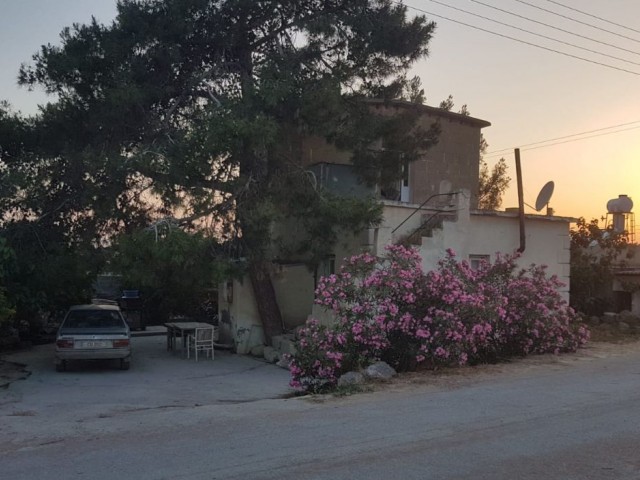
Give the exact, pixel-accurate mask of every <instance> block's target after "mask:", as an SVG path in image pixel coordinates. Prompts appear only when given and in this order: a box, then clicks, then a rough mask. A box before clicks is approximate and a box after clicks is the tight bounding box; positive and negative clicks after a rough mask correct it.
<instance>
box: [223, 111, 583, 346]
mask: <svg viewBox="0 0 640 480" xmlns="http://www.w3.org/2000/svg"><path fill="white" fill-rule="evenodd" d="M372 108H376V109H379V110H380V111H381V112H382V113H383V114H389V115H393V114H394V113H396V112H399V111H401V110H402V109H406V108H411V109H419V113H420V124H421V125H422V126H424V127H426V128H428V126H429V125H431V124H432V123H433V122H435V121H437V122H438V123H439V125H440V129H441V134H440V137H439V141H438V144H437V145H435V146H434V147H432V148H430V149H429V150H428V151H427V152H425V153H424V154H423V155H422V156H421V158H420V159H418V160H417V161H415V162H412V163H411V164H409V165H408V168H407V169H406V171H405V175H404V178H403V179H402V180H401V181H400V182H399V184H398V185H397V188H395V189H391V191H389V190H388V191H386V192H384V191H380V189H378V190H377V191H373V192H372V191H371V189H369V188H368V187H366V186H364V185H362V184H360V183H359V182H358V180H357V176H356V175H355V173H354V172H353V170H352V168H351V166H350V157H349V152H345V151H339V150H337V149H336V148H335V147H334V146H332V145H330V144H328V143H327V142H325V141H324V140H323V139H320V138H307V139H305V140H304V142H303V145H302V156H303V162H304V164H305V166H306V167H307V168H308V170H309V171H310V172H312V173H313V175H315V177H316V179H317V181H318V182H320V183H322V185H324V186H325V187H326V188H329V189H331V190H333V191H336V192H340V193H342V194H350V195H364V194H372V193H374V194H376V195H377V197H378V198H379V200H380V202H381V203H382V205H383V221H382V223H381V224H380V225H379V226H377V227H375V228H370V229H369V230H367V231H365V232H363V233H362V234H361V235H360V236H357V237H353V238H345V239H344V241H343V242H340V243H339V245H337V246H336V248H335V251H334V254H333V255H332V256H331V257H329V258H326V259H325V261H324V262H323V264H322V265H321V266H320V268H319V271H318V272H317V276H318V277H319V276H321V275H327V274H331V273H333V272H335V271H337V270H338V269H339V268H340V263H341V261H342V259H343V258H345V257H348V256H351V255H353V254H356V253H360V252H362V251H365V250H366V251H369V252H371V253H373V254H379V253H382V252H383V251H384V248H385V246H386V245H389V244H393V243H399V242H404V243H411V244H413V245H415V246H416V247H417V248H419V250H420V254H421V256H422V259H423V260H422V261H423V268H424V270H425V271H427V270H430V269H433V268H434V267H435V266H436V264H437V262H438V260H439V259H440V258H442V257H443V256H444V254H445V252H446V250H447V249H448V248H452V249H454V250H455V251H456V252H457V254H458V258H461V259H468V260H469V261H470V262H471V263H472V264H473V263H474V262H478V261H480V260H483V259H486V260H489V261H491V260H493V259H494V258H495V257H494V256H495V254H496V252H503V253H512V252H514V251H515V250H516V249H517V248H518V247H519V246H520V243H519V242H520V226H519V213H518V212H489V211H480V210H477V190H478V176H479V160H480V150H479V148H480V132H481V129H482V128H485V127H488V126H489V125H490V123H489V122H486V121H484V120H480V119H477V118H474V117H470V116H467V115H461V114H457V113H452V112H448V111H444V110H442V109H439V108H433V107H429V106H425V105H417V104H411V103H407V102H393V103H392V104H388V103H383V102H373V103H372ZM572 221H575V219H572V218H566V217H556V216H547V215H526V216H525V232H526V248H525V250H524V253H523V255H522V257H521V258H520V260H519V262H520V264H521V265H523V266H528V265H529V264H531V263H536V264H545V265H548V272H549V273H550V274H555V275H557V276H559V277H560V278H561V279H562V280H564V282H565V283H566V284H567V286H566V289H565V290H563V292H562V293H563V295H564V296H565V298H567V299H568V291H569V286H568V283H569V224H570V222H572ZM317 279H318V278H317V277H316V275H314V273H312V272H310V271H309V270H308V269H307V267H306V266H305V265H303V264H291V263H288V264H280V265H274V266H273V272H272V280H273V284H274V289H275V293H276V298H277V300H278V303H279V305H280V308H281V312H282V317H283V323H284V325H283V327H284V330H285V331H286V330H291V329H293V328H295V327H296V326H298V325H301V324H303V323H304V322H305V321H306V320H307V318H308V317H309V316H311V315H312V316H313V317H314V318H318V319H320V320H324V321H330V317H329V316H328V314H327V312H324V311H322V310H321V309H320V308H319V307H317V306H315V305H314V304H313V300H314V291H315V285H316V282H317ZM219 292H220V298H219V306H220V319H221V324H220V335H221V337H226V338H227V339H228V340H233V342H234V343H235V344H236V348H237V351H238V353H247V352H249V351H250V349H251V348H252V347H253V346H255V345H260V344H262V343H263V341H264V337H263V332H262V325H261V322H260V319H259V315H258V312H257V308H256V305H255V300H254V299H253V292H252V289H251V284H250V282H248V281H245V282H242V281H231V280H230V281H228V282H227V283H226V284H225V285H221V288H220V289H219Z"/></svg>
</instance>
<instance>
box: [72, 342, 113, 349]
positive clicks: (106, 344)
mask: <svg viewBox="0 0 640 480" xmlns="http://www.w3.org/2000/svg"><path fill="white" fill-rule="evenodd" d="M78 348H111V342H110V341H107V340H83V341H80V342H78Z"/></svg>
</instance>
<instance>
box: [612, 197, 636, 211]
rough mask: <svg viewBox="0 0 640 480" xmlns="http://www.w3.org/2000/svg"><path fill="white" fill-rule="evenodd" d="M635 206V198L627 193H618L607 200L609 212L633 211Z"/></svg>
mask: <svg viewBox="0 0 640 480" xmlns="http://www.w3.org/2000/svg"><path fill="white" fill-rule="evenodd" d="M632 208H633V200H631V198H629V197H628V196H627V195H618V198H614V199H612V200H609V201H608V202H607V212H609V213H631V209H632Z"/></svg>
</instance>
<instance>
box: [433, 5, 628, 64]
mask: <svg viewBox="0 0 640 480" xmlns="http://www.w3.org/2000/svg"><path fill="white" fill-rule="evenodd" d="M429 1H430V2H432V3H436V4H438V5H442V6H444V7H447V8H450V9H452V10H457V11H459V12H463V13H466V14H468V15H472V16H474V17H478V18H482V19H483V20H488V21H490V22H493V23H497V24H498V25H503V26H505V27H509V28H513V29H515V30H519V31H521V32H525V33H528V34H530V35H535V36H536V37H540V38H544V39H546V40H551V41H553V42H558V43H561V44H563V45H568V46H570V47H574V48H578V49H580V50H584V51H586V52H589V53H595V54H597V55H602V56H603V57H607V58H610V59H612V60H619V61H621V62H626V63H630V64H632V65H638V66H640V63H638V62H634V61H632V60H627V59H625V58H620V57H615V56H613V55H609V54H608V53H603V52H598V51H597V50H591V49H590V48H586V47H582V46H580V45H576V44H575V43H570V42H565V41H564V40H559V39H557V38H553V37H549V36H547V35H543V34H541V33H536V32H532V31H531V30H527V29H525V28H521V27H517V26H515V25H511V24H509V23H505V22H501V21H499V20H495V19H493V18H490V17H485V16H484V15H479V14H477V13H474V12H470V11H469V10H464V9H462V8H458V7H454V6H452V5H448V4H446V3H444V2H440V1H438V0H429Z"/></svg>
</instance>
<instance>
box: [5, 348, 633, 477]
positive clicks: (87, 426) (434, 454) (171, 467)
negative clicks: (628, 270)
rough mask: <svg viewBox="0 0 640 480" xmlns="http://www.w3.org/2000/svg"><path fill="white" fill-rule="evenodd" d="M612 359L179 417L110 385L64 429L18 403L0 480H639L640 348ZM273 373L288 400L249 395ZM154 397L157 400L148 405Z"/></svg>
mask: <svg viewBox="0 0 640 480" xmlns="http://www.w3.org/2000/svg"><path fill="white" fill-rule="evenodd" d="M615 350H621V351H619V352H617V353H615V354H612V349H611V348H602V347H596V348H595V349H592V350H589V351H586V352H584V353H582V354H578V355H574V356H567V357H561V358H550V357H545V358H541V359H540V358H534V359H530V360H527V361H524V362H517V363H515V364H510V365H503V366H493V367H483V368H480V369H477V370H474V371H463V372H461V373H458V374H453V375H441V376H436V377H430V379H429V381H428V382H425V381H424V380H421V381H418V382H417V383H412V381H411V380H413V379H416V378H417V377H412V378H410V379H407V380H404V381H398V382H395V383H394V384H393V385H388V386H385V388H384V389H382V390H380V391H376V392H373V393H368V394H361V395H356V396H351V397H345V398H337V399H335V398H325V399H309V398H290V399H282V398H275V397H277V395H273V393H275V390H273V391H269V392H266V393H265V394H264V395H262V398H258V397H259V396H257V395H256V394H255V393H256V392H257V391H259V389H256V390H254V391H253V394H252V395H247V396H246V398H244V400H242V399H241V398H240V397H239V396H238V395H241V393H242V392H241V388H240V386H239V385H236V388H238V394H237V395H236V397H237V398H236V399H235V400H234V401H227V402H225V401H220V400H221V399H222V398H221V397H220V398H217V399H216V398H215V395H214V396H211V395H210V394H203V395H202V396H203V397H204V399H201V398H199V397H200V394H199V393H198V392H197V391H196V390H190V391H189V392H187V395H186V396H187V397H188V398H189V399H190V401H189V402H186V401H184V400H185V397H182V401H181V403H175V404H173V403H171V402H169V403H167V402H168V400H169V399H170V397H171V396H172V395H173V396H175V395H178V396H179V393H178V392H174V393H169V392H171V391H172V389H171V388H170V384H169V385H168V386H167V392H165V393H164V394H163V395H164V397H163V398H162V401H161V402H155V401H154V400H153V399H152V398H150V399H149V400H147V401H146V402H145V404H144V405H143V406H141V407H140V408H136V406H135V405H130V406H129V408H128V409H125V408H122V404H121V403H120V400H119V398H120V397H121V396H122V394H121V393H118V389H117V388H116V387H115V385H114V384H111V385H110V387H111V389H112V392H113V393H112V394H109V393H107V390H104V389H103V390H102V395H103V396H104V397H109V398H104V399H103V401H102V402H100V404H99V405H94V406H93V407H90V406H88V405H87V404H84V403H82V402H80V403H79V404H78V407H77V408H75V407H70V408H69V411H68V412H67V413H66V414H64V415H63V419H64V424H63V423H62V422H57V421H55V420H52V419H49V420H44V419H42V418H40V415H41V414H42V412H43V411H46V409H47V406H46V405H47V404H46V402H45V403H43V404H42V405H40V404H37V405H36V404H35V403H33V400H30V398H26V397H20V398H17V397H14V398H13V400H11V401H7V402H6V403H3V404H2V405H0V414H2V417H0V428H1V430H0V434H1V438H2V440H0V465H1V471H2V476H3V478H11V479H12V480H22V479H38V478H56V479H67V478H86V479H115V478H118V479H197V480H201V479H202V480H204V479H235V478H238V479H240V478H242V479H282V478H291V479H351V478H367V479H368V480H372V479H387V478H399V479H474V480H478V479H491V480H495V479H540V478H544V479H576V480H577V479H580V480H582V479H640V345H638V344H635V345H632V346H626V347H621V348H616V349H615ZM232 358H236V359H237V358H240V357H232ZM229 360H231V357H230V359H229ZM272 368H273V369H274V370H273V372H272V371H271V369H272ZM133 371H134V370H132V372H133ZM104 373H107V374H109V373H114V374H115V375H120V372H97V371H91V372H89V373H88V374H87V375H86V376H82V375H78V376H79V377H80V380H81V381H84V382H87V381H88V380H89V379H92V381H97V380H96V379H97V378H106V377H108V375H107V376H104V375H102V374H104ZM123 373H124V374H125V375H126V374H127V373H128V372H123ZM274 373H275V376H274V377H271V379H270V382H271V383H272V387H271V388H274V386H275V387H278V388H280V389H281V392H282V393H284V392H286V383H285V382H284V381H283V380H284V379H282V378H280V377H278V375H279V371H278V370H277V369H275V367H271V366H268V365H267V366H266V367H265V368H262V366H261V368H257V369H254V370H253V371H252V375H249V377H247V378H244V379H243V382H244V383H246V382H251V381H254V382H255V385H261V382H262V380H261V379H262V376H263V375H266V376H271V375H272V374H274ZM72 375H73V374H72ZM44 378H46V375H42V376H41V377H40V379H38V375H37V374H36V373H34V375H32V376H31V377H30V378H29V379H27V380H26V381H24V382H23V383H22V384H20V386H18V384H14V385H12V386H11V388H10V389H9V391H8V392H11V391H12V389H13V390H14V391H15V392H20V393H21V394H25V393H27V392H30V393H32V394H33V395H34V396H39V395H40V394H38V393H37V392H36V390H30V388H32V387H29V388H27V387H28V386H29V385H30V382H32V383H33V382H38V381H44ZM71 378H75V377H73V376H72V377H71ZM120 378H122V379H126V378H128V377H126V376H120ZM105 382H106V380H105ZM34 385H35V383H34ZM96 385H97V386H98V388H99V387H100V384H99V383H97V384H96ZM91 388H93V387H91ZM247 388H248V387H247ZM249 390H250V388H249ZM276 390H277V388H276ZM158 391H159V386H157V385H156V386H154V387H153V388H151V389H150V396H151V397H153V395H156V394H158ZM247 391H248V390H247ZM80 392H81V389H77V388H76V389H73V390H72V391H71V393H72V395H70V396H69V397H70V398H72V397H74V396H77V395H79V394H80ZM245 393H247V392H245ZM16 395H17V393H16ZM18 396H19V395H18ZM222 400H224V399H222ZM229 400H231V399H230V397H229ZM56 401H59V398H56ZM30 402H31V403H30ZM114 405H116V407H114ZM48 408H50V409H52V408H53V407H51V406H49V407H48ZM42 409H44V410H42ZM51 411H53V410H51ZM74 419H75V420H74ZM66 424H70V425H67V426H64V425H66ZM20 425H25V428H26V432H27V433H26V434H25V433H21V432H22V431H21V429H20ZM52 429H53V430H52Z"/></svg>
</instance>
